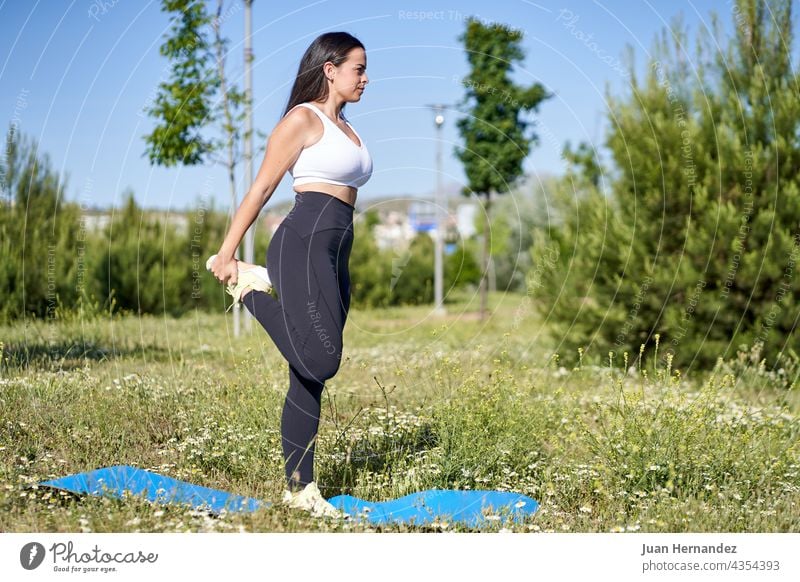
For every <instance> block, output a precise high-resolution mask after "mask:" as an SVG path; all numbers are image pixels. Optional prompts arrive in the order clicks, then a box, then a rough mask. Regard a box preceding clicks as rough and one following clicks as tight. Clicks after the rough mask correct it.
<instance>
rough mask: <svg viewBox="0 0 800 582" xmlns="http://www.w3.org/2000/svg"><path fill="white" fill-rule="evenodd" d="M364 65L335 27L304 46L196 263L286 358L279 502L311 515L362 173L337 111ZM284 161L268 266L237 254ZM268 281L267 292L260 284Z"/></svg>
mask: <svg viewBox="0 0 800 582" xmlns="http://www.w3.org/2000/svg"><path fill="white" fill-rule="evenodd" d="M366 70H367V57H366V52H365V50H364V45H363V44H361V42H359V41H358V39H356V38H355V37H353V36H351V35H350V34H348V33H346V32H329V33H326V34H323V35H321V36H319V37H318V38H317V39H316V40H314V42H313V43H311V46H309V47H308V49H307V50H306V52H305V54H304V55H303V58H302V60H301V62H300V68H299V70H298V73H297V78H296V79H295V82H294V85H293V87H292V91H291V95H290V97H289V102H288V104H287V106H286V110H285V111H284V114H283V117H282V119H281V121H280V122H279V123H278V125H277V126H276V127H275V129H274V131H273V132H272V135H271V136H270V138H269V142H268V145H267V150H266V153H265V155H264V161H263V162H262V165H261V168H260V169H259V171H258V175H257V176H256V179H255V181H254V182H253V186H252V187H251V189H250V191H249V192H248V193H247V196H246V197H245V198H244V200H243V201H242V204H241V205H240V206H239V208H238V210H237V211H236V215H235V216H234V217H233V222H232V224H231V228H230V231H229V232H228V234H227V236H226V237H225V241H224V242H223V244H222V247H221V248H220V250H219V252H218V253H217V254H216V255H215V256H213V257H211V258H210V259H209V262H208V264H207V266H208V267H209V270H211V271H212V272H213V274H214V276H215V277H216V278H217V279H219V280H220V281H221V282H222V283H226V282H228V283H229V284H228V291H229V292H230V293H231V295H233V297H234V301H241V302H242V303H243V304H244V305H245V306H246V307H247V309H248V310H249V311H250V313H252V314H253V316H254V317H255V318H256V319H257V320H258V321H259V322H260V323H261V325H262V326H263V327H264V329H265V330H266V331H267V333H268V334H269V335H270V337H271V338H272V340H273V341H274V342H275V345H276V346H277V347H278V350H279V351H280V352H281V354H282V355H283V356H284V357H285V358H286V360H287V362H288V363H289V392H288V394H287V396H286V402H285V404H284V407H283V413H282V416H281V437H282V445H283V453H284V458H285V461H286V465H285V468H286V479H287V487H288V489H287V490H286V491H285V492H284V498H283V501H284V503H286V504H288V505H290V506H293V507H301V508H304V509H309V510H311V511H312V512H313V513H314V514H325V515H341V514H340V513H339V512H338V511H337V510H336V509H335V508H334V507H333V506H332V505H331V504H330V503H328V502H327V501H325V499H324V498H323V497H322V495H321V494H320V492H319V489H318V488H317V486H316V484H315V483H314V480H313V463H314V449H315V440H316V435H317V429H318V427H319V414H320V398H321V395H322V390H323V388H324V383H325V381H326V380H327V379H329V378H331V377H333V376H334V374H336V372H337V371H338V369H339V364H340V361H341V357H342V331H343V328H344V324H345V321H346V318H347V312H348V310H349V307H350V275H349V270H348V262H349V258H350V250H351V248H352V244H353V210H354V205H355V201H356V193H357V191H358V188H360V187H361V186H363V185H364V183H366V182H367V180H369V178H370V176H371V175H372V160H371V158H370V155H369V152H368V151H367V148H366V146H365V145H364V142H363V141H362V140H361V137H360V136H359V135H358V133H356V131H355V130H354V129H353V128H352V126H351V125H350V124H349V123H348V122H347V121H346V119H345V118H344V116H343V115H342V112H343V110H344V106H345V105H346V104H347V103H356V102H358V101H360V100H361V95H362V93H363V91H364V87H365V86H366V84H367V83H368V82H369V80H368V78H367V74H366ZM287 170H288V171H289V172H290V173H291V174H292V176H293V178H294V184H293V188H294V190H295V192H297V194H296V195H295V203H294V206H293V208H292V209H291V211H290V212H289V214H288V215H287V216H286V218H285V219H284V220H283V222H281V224H280V226H279V227H278V229H277V230H276V231H275V234H274V235H273V237H272V240H271V241H270V244H269V248H268V250H267V268H266V269H265V268H264V267H261V266H256V265H249V264H247V263H243V262H241V261H237V260H236V259H234V253H235V251H236V248H237V247H238V245H239V243H240V242H241V240H242V237H243V236H244V233H245V232H246V231H247V229H248V228H249V227H250V225H251V224H252V223H253V221H254V220H255V218H256V217H257V216H258V214H259V212H260V211H261V209H262V208H263V206H264V204H266V202H267V200H269V197H270V196H271V195H272V193H273V191H274V190H275V188H276V187H277V185H278V183H279V182H280V181H281V179H282V178H283V176H284V174H285V173H286V171H287ZM273 285H274V291H275V292H276V293H277V296H278V299H276V298H275V297H273V296H272V294H271V293H270V292H271V291H272V290H273Z"/></svg>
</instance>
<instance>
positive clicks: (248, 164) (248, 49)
mask: <svg viewBox="0 0 800 582" xmlns="http://www.w3.org/2000/svg"><path fill="white" fill-rule="evenodd" d="M252 10H253V0H244V95H245V104H244V107H245V118H244V179H245V192H247V191H249V190H250V188H251V187H252V185H253V105H252V102H253V66H252V61H253V44H252V33H253V25H252V21H253V20H252ZM257 225H258V217H256V222H255V225H254V227H257ZM253 230H254V228H253V227H251V228H248V229H247V232H246V233H245V242H244V256H245V259H244V260H245V261H247V262H248V263H254V262H255V261H254V260H253V237H254V233H253ZM242 311H244V312H245V313H246V314H247V316H246V318H245V324H244V325H245V329H246V330H247V331H248V332H250V331H252V329H253V316H252V315H251V314H250V312H249V311H248V310H246V309H243V310H242ZM236 335H237V336H238V335H239V334H238V330H237V333H236Z"/></svg>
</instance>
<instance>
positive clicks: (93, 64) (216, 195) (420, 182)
mask: <svg viewBox="0 0 800 582" xmlns="http://www.w3.org/2000/svg"><path fill="white" fill-rule="evenodd" d="M215 6H216V2H209V7H210V8H215ZM226 6H229V7H230V10H231V12H230V14H229V17H228V18H227V19H226V21H225V28H224V32H225V34H226V36H227V37H228V38H229V39H231V44H230V50H231V53H230V57H229V59H228V73H229V75H230V76H231V79H232V81H233V82H235V83H237V84H238V85H240V86H241V83H242V73H243V68H242V57H241V53H242V31H243V26H244V25H243V22H244V10H243V9H242V7H241V2H240V1H239V0H226ZM712 10H714V11H716V12H717V13H718V14H719V15H720V17H721V21H722V23H723V24H724V26H725V29H726V30H730V29H731V28H732V24H731V22H732V16H731V12H732V4H731V3H730V2H729V1H728V0H717V1H710V0H702V1H701V0H674V1H660V2H656V1H653V0H642V1H639V0H636V1H631V0H609V1H606V2H593V1H590V0H560V1H558V2H551V1H547V0H541V1H538V2H530V1H527V0H496V1H494V2H486V1H480V2H479V1H473V0H458V1H425V2H419V1H414V0H409V1H403V2H381V1H376V2H355V1H351V0H335V1H334V0H319V1H298V2H280V3H279V2H276V1H272V2H266V1H264V0H255V1H254V4H253V18H254V20H253V49H254V55H255V61H254V69H253V84H254V87H253V91H254V100H255V103H254V122H255V127H256V128H257V129H258V130H261V131H262V132H264V133H269V132H270V131H271V130H272V128H273V127H274V125H275V124H276V123H277V121H278V119H279V117H280V113H281V112H282V108H283V106H284V105H285V102H286V100H287V98H288V94H289V90H290V88H291V83H292V81H293V76H294V75H295V73H296V71H297V66H298V64H299V61H300V57H301V56H302V54H303V52H304V51H305V49H306V48H307V46H308V45H309V44H310V43H311V42H312V41H313V39H314V38H316V36H318V35H319V34H322V33H324V32H329V31H335V30H344V31H347V32H350V33H351V34H353V35H354V36H356V37H358V38H359V39H360V40H361V41H362V42H363V43H364V45H365V47H366V49H367V66H368V68H367V73H368V75H369V77H370V83H369V85H368V87H367V91H366V92H365V93H364V96H363V97H362V99H361V102H360V103H358V104H350V105H348V109H347V110H348V117H349V119H350V120H351V122H352V123H353V125H354V127H355V128H356V129H357V131H358V132H359V134H360V135H361V136H362V138H363V139H364V141H365V142H366V145H367V147H368V148H369V151H370V153H371V155H372V157H373V162H374V173H373V176H372V179H371V180H370V181H369V182H368V183H367V184H366V185H365V186H364V187H363V188H361V189H360V190H359V195H358V196H359V197H358V200H359V205H361V203H362V202H363V201H368V200H369V199H370V198H375V197H379V196H380V197H382V196H397V197H416V196H429V195H431V193H432V192H433V189H434V187H435V184H436V173H435V163H434V160H435V147H436V141H435V140H436V135H435V129H434V124H433V115H432V113H431V112H430V110H429V109H427V108H426V107H425V105H426V104H428V103H433V102H440V103H455V102H457V101H458V100H460V99H461V97H462V95H463V89H464V88H463V85H462V84H461V83H460V82H459V80H460V79H461V78H462V77H463V76H464V75H465V74H466V73H467V70H468V63H467V60H466V57H465V54H464V51H463V48H462V46H461V45H460V43H459V41H458V36H459V35H460V34H461V33H462V32H463V30H464V26H465V20H466V18H467V17H468V16H475V17H477V18H479V19H481V20H484V21H498V22H503V23H506V24H509V25H511V26H514V27H516V28H520V29H522V30H523V31H524V34H525V36H524V40H523V47H524V50H525V52H526V58H525V60H524V62H523V64H522V66H521V67H519V68H518V69H517V70H516V71H515V73H514V76H513V77H514V80H515V81H516V82H518V83H520V84H528V83H533V82H540V83H542V84H543V85H544V86H545V87H546V88H547V89H548V90H549V91H550V92H552V93H554V94H555V97H553V98H552V99H550V100H548V101H546V102H544V103H543V104H542V106H541V108H540V112H539V115H538V116H536V118H535V119H536V122H537V124H538V128H539V130H538V131H539V134H540V136H541V143H540V144H539V146H538V147H537V148H536V149H534V151H533V152H532V153H531V155H530V156H529V157H528V159H527V160H526V162H525V165H524V168H525V170H526V172H529V173H531V174H540V175H544V174H560V173H562V171H563V166H562V161H561V159H560V154H561V148H562V146H563V144H564V142H565V141H567V140H570V141H571V142H572V143H573V144H574V143H577V142H578V141H581V140H585V141H589V142H593V143H596V144H597V145H598V146H599V145H600V144H601V142H602V140H603V135H604V132H605V128H606V126H607V121H606V119H607V114H606V103H605V91H606V87H609V88H610V90H611V92H612V94H614V95H620V94H622V93H624V92H625V90H626V86H627V83H628V79H627V76H626V74H625V69H624V67H623V66H622V64H621V63H622V61H623V53H624V49H625V46H626V45H630V46H632V47H633V49H634V52H635V55H636V63H637V68H639V69H642V68H643V67H644V66H645V64H646V59H647V55H648V54H649V52H650V50H651V49H652V43H653V39H654V37H655V35H656V34H657V33H658V32H659V31H660V30H661V29H662V27H664V26H665V25H666V24H667V23H669V22H670V21H671V19H672V18H673V17H674V16H675V15H676V14H678V13H682V14H683V17H684V21H685V22H686V24H687V25H688V26H689V28H690V35H691V36H690V38H693V37H694V33H695V31H696V30H697V29H698V28H699V27H704V26H707V25H708V24H709V22H710V19H709V17H710V13H711V11H712ZM169 24H170V21H169V17H168V15H166V14H164V13H162V12H161V5H160V2H159V1H156V0H138V1H134V0H72V1H68V0H5V1H3V0H0V115H1V116H2V120H3V124H4V127H3V132H4V133H5V131H6V129H7V128H8V125H9V124H10V123H12V121H13V123H15V124H17V125H18V127H19V129H20V130H21V131H22V132H23V133H25V134H27V135H29V136H31V137H33V138H35V139H36V140H37V141H38V143H39V145H40V150H41V151H42V152H45V153H47V154H48V156H49V157H50V160H51V162H52V165H53V167H54V168H55V169H56V170H57V171H58V172H60V173H65V174H67V176H68V188H67V192H66V198H67V199H69V200H73V201H80V202H81V203H82V204H84V205H89V206H92V205H93V206H101V207H108V206H111V205H115V206H117V205H119V204H120V202H121V199H122V193H123V191H124V190H125V189H126V188H131V189H132V190H133V192H134V195H135V197H136V200H137V201H138V202H139V203H140V204H142V205H143V206H145V207H149V208H159V209H163V210H181V209H184V208H187V207H190V206H193V205H195V204H196V203H197V201H198V200H200V199H201V198H202V199H204V200H206V201H208V200H210V199H213V200H214V205H215V206H216V207H217V208H229V206H230V194H229V189H228V184H227V180H226V177H225V172H224V169H223V168H222V167H221V166H213V165H209V166H203V167H188V168H180V167H179V168H163V167H159V166H151V165H150V164H149V162H148V160H147V158H146V157H144V156H143V154H144V147H145V144H144V140H143V138H142V136H143V135H144V134H146V133H148V132H149V131H150V130H151V128H152V126H153V121H152V120H151V119H150V118H148V117H147V116H146V115H145V114H144V113H143V107H145V105H147V104H148V102H149V101H151V100H152V99H153V96H154V95H155V91H156V89H157V86H158V83H159V81H161V80H163V79H166V78H167V77H166V76H167V73H168V63H167V61H166V60H165V59H163V58H162V57H161V56H160V55H159V53H158V49H159V46H160V44H161V43H162V42H163V35H164V33H165V32H167V30H168V28H169ZM693 44H694V43H692V46H693ZM453 121H454V117H453V116H452V115H449V116H447V119H446V122H445V126H444V128H443V130H442V137H443V140H444V142H445V143H444V148H443V151H444V164H443V173H444V176H443V180H444V182H445V183H446V184H448V185H449V186H450V187H452V188H457V187H459V186H460V185H461V184H462V183H463V181H464V173H463V170H462V168H461V165H460V162H459V161H458V159H457V158H456V157H455V156H454V155H453V147H454V146H455V145H456V144H457V143H458V140H459V135H458V131H457V128H456V127H455V125H454V123H453ZM260 163H261V157H260V156H259V157H258V158H257V159H256V160H255V168H256V169H257V168H258V166H259V165H260ZM241 170H242V168H241V166H240V168H239V181H240V184H239V200H241V197H242V195H243V194H244V190H245V188H244V183H243V181H242V171H241ZM293 196H294V193H293V191H292V189H291V176H289V175H288V174H287V175H286V177H285V178H284V180H283V182H282V183H281V184H280V186H279V187H278V188H277V190H276V191H275V193H274V195H273V197H272V199H271V201H270V202H272V201H288V200H291V199H292V198H293ZM268 207H269V203H268V204H267V208H268Z"/></svg>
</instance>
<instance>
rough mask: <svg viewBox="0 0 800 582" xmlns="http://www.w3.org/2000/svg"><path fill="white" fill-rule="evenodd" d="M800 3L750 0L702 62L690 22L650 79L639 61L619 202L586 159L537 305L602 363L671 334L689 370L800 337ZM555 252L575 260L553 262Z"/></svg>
mask: <svg viewBox="0 0 800 582" xmlns="http://www.w3.org/2000/svg"><path fill="white" fill-rule="evenodd" d="M791 8H792V3H791V1H789V0H783V1H778V0H775V1H772V2H769V3H766V2H764V1H763V0H737V2H736V5H735V8H734V11H733V13H734V24H735V30H736V32H735V36H734V37H733V38H732V39H730V40H727V42H726V39H723V38H721V34H720V32H719V25H718V21H717V18H716V16H715V17H714V18H713V22H714V35H715V38H714V39H713V43H712V42H709V39H708V38H707V37H701V38H700V39H699V40H700V42H699V43H698V47H699V48H698V54H697V58H696V66H695V67H692V66H691V62H690V61H689V60H688V59H687V57H686V48H685V47H686V45H687V42H686V32H685V30H684V27H683V25H682V23H681V21H680V19H678V20H676V21H675V22H674V23H673V25H672V27H671V30H669V31H666V30H665V31H663V32H662V34H661V35H660V37H659V38H658V39H657V41H656V46H655V48H654V50H653V55H654V56H653V58H652V60H651V62H650V63H649V66H648V67H647V70H646V74H645V76H644V79H643V80H642V81H639V80H638V79H637V77H636V75H635V72H634V67H633V64H631V67H630V68H631V73H632V75H631V91H630V93H629V94H627V95H623V96H622V97H620V98H613V97H610V98H609V103H610V106H609V119H610V121H611V127H610V130H609V134H608V136H607V140H606V146H607V148H608V150H609V151H610V154H611V160H612V162H613V168H612V170H613V175H614V179H613V180H612V181H611V187H610V194H611V195H610V197H609V198H605V197H603V196H602V195H601V194H599V193H598V192H597V189H596V183H593V179H592V177H593V176H596V173H595V172H594V171H592V170H591V167H592V166H591V164H590V165H588V166H586V167H587V168H588V169H589V170H590V171H588V172H586V171H584V172H582V173H581V172H580V170H579V168H578V169H576V170H575V172H573V173H572V176H571V177H570V180H571V182H570V184H565V185H564V186H565V188H570V187H571V190H572V192H573V194H574V196H573V200H572V205H573V208H572V211H571V212H569V211H565V212H564V213H563V215H564V217H565V223H564V226H563V228H561V229H559V230H554V231H552V232H551V236H549V237H546V239H545V240H543V244H542V245H541V246H540V248H539V250H538V252H536V255H537V261H536V263H537V267H538V268H539V270H540V272H541V273H542V274H543V277H542V286H543V289H544V291H545V292H544V295H543V297H544V298H546V300H545V301H541V302H538V303H537V305H538V306H539V307H540V309H541V310H542V311H543V312H546V313H548V316H549V318H550V320H551V321H553V322H555V323H556V325H557V328H556V329H557V333H558V334H559V337H560V340H561V345H562V346H565V347H568V348H569V349H570V350H574V349H575V348H577V347H581V346H582V347H584V348H585V349H586V353H587V355H588V354H589V352H590V348H591V349H593V350H594V353H595V355H596V357H597V359H605V358H607V353H608V351H609V350H612V351H615V352H617V353H619V352H622V351H628V352H629V353H631V354H637V355H638V352H639V349H640V346H642V345H646V346H648V348H647V349H652V348H653V346H654V343H655V342H654V339H655V335H656V334H659V339H660V349H659V352H658V353H659V356H660V357H661V358H662V361H661V364H664V363H666V360H667V359H671V360H674V361H673V364H674V365H681V366H684V367H691V366H692V365H698V366H703V367H708V366H711V365H713V364H714V363H715V362H716V361H717V359H718V358H727V357H730V356H731V355H733V352H734V351H735V350H737V349H741V346H742V345H744V346H751V347H753V346H755V345H763V349H764V351H763V354H764V355H765V356H767V357H769V358H772V359H773V360H775V361H776V360H777V359H778V357H779V354H781V353H783V354H789V353H791V352H792V350H794V349H795V348H796V339H795V336H794V332H795V329H796V321H797V318H798V315H799V314H798V304H797V300H796V297H798V292H799V291H800V278H798V277H796V276H795V272H794V271H795V267H796V263H797V259H798V258H800V251H799V250H798V249H800V229H799V227H798V225H800V183H799V179H800V176H798V172H797V168H798V167H800V99H798V95H797V87H798V77H797V75H796V74H795V73H794V72H793V70H792V67H791V65H790V55H791V44H792V37H793V31H792V27H791ZM710 46H719V47H722V48H721V49H720V50H718V51H717V52H716V53H713V54H712V53H711V52H710V51H711V49H710V48H709V47H710ZM584 153H586V152H585V151H584ZM574 161H576V162H577V163H578V164H577V165H580V162H581V159H580V156H579V157H578V158H577V159H576V160H574ZM584 165H585V164H584ZM578 175H581V176H582V177H580V178H579V179H576V178H575V176H578ZM576 203H577V206H578V211H577V212H576V211H575V208H574V206H575V204H576ZM564 208H565V210H566V206H565V207H564ZM548 250H550V251H551V256H556V255H558V256H559V257H560V258H559V260H557V261H550V262H549V263H548V262H547V261H545V260H544V259H545V253H546V252H547V251H548ZM552 251H555V252H552ZM559 290H560V292H559ZM566 290H569V291H568V292H565V291H566ZM620 359H621V358H620ZM617 361H619V359H618V360H617Z"/></svg>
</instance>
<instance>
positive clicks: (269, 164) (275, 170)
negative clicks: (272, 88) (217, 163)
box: [212, 107, 313, 283]
mask: <svg viewBox="0 0 800 582" xmlns="http://www.w3.org/2000/svg"><path fill="white" fill-rule="evenodd" d="M309 114H311V115H313V113H312V112H311V111H307V110H306V109H305V108H304V107H298V108H297V109H296V110H294V111H292V112H290V113H289V114H288V115H287V116H286V117H284V118H283V119H282V120H281V121H280V123H278V125H276V126H275V129H274V130H273V132H272V135H271V136H270V138H269V141H268V142H267V150H266V152H264V160H263V161H262V162H261V168H259V170H258V174H257V175H256V178H255V180H254V181H253V185H252V186H251V187H250V190H249V191H248V192H247V195H246V196H245V197H244V199H243V200H242V203H241V204H240V205H239V208H238V209H237V210H236V213H235V214H234V216H233V222H232V223H231V227H230V230H228V234H227V235H226V236H225V240H224V241H223V243H222V246H221V247H220V250H219V252H217V258H218V259H220V260H217V261H214V266H213V267H212V272H213V273H214V275H215V276H216V277H217V279H219V280H220V281H222V283H225V282H226V281H227V280H228V278H230V277H231V276H232V277H233V282H235V281H236V277H235V275H236V263H235V262H234V261H232V259H233V256H234V255H235V253H236V249H237V248H238V247H239V244H240V243H241V242H242V238H243V237H244V233H245V232H247V229H248V228H250V226H251V225H252V224H253V222H254V221H255V219H256V218H257V217H258V214H259V212H261V209H262V208H263V207H264V205H265V204H266V203H267V200H269V199H270V197H271V196H272V193H273V192H274V191H275V188H277V187H278V184H279V183H280V181H281V179H282V178H283V176H284V175H285V174H286V172H287V171H288V170H289V168H290V167H291V166H292V164H294V162H295V161H296V160H297V158H298V157H299V156H300V152H301V151H302V150H303V146H304V145H305V141H306V139H307V137H308V130H309V129H310V128H311V127H313V126H312V125H311V123H310V122H313V120H311V119H310V118H309Z"/></svg>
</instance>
